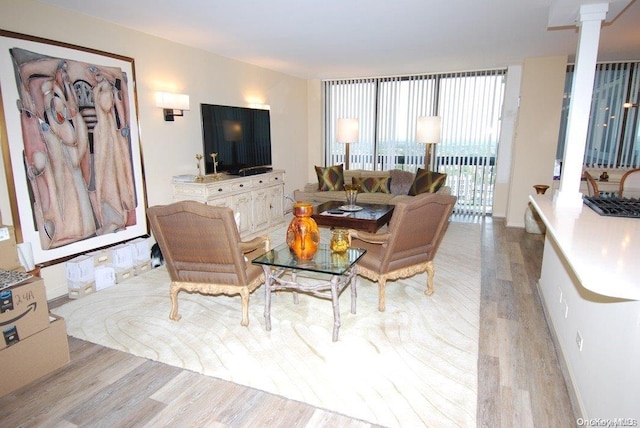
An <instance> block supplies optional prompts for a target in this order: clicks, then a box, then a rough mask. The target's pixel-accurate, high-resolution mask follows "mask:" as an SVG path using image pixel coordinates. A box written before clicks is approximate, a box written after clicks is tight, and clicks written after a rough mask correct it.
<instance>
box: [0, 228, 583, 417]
mask: <svg viewBox="0 0 640 428" xmlns="http://www.w3.org/2000/svg"><path fill="white" fill-rule="evenodd" d="M454 220H455V219H454ZM457 220H458V221H460V220H461V219H457ZM464 220H465V221H468V219H464ZM480 222H481V223H482V227H483V234H482V259H483V262H482V266H483V268H482V302H481V305H480V344H479V350H480V352H479V358H478V426H482V427H492V428H493V427H515V426H517V427H534V426H535V427H568V426H575V419H574V417H573V413H572V410H571V406H570V401H569V396H568V394H567V390H566V387H565V384H564V381H563V377H562V374H561V371H560V367H559V365H558V361H557V358H556V354H555V350H554V347H553V344H552V341H551V338H550V336H549V330H548V327H547V324H546V322H545V319H544V315H543V312H542V306H541V303H540V299H539V297H538V295H537V291H536V281H537V279H538V277H539V272H540V263H541V257H542V244H543V238H542V236H541V235H531V234H527V233H526V232H525V231H524V230H522V229H512V228H505V227H504V224H503V221H502V220H491V219H490V218H489V219H486V220H481V221H480ZM436 281H437V266H436ZM436 292H437V291H436ZM63 302H64V300H58V301H56V302H51V306H54V305H56V304H61V303H63ZM69 346H70V349H71V363H70V364H68V365H67V366H65V367H64V368H62V369H59V370H58V371H56V372H54V373H52V374H50V375H48V376H45V377H44V378H41V379H39V380H37V381H35V382H33V383H32V384H30V385H28V386H26V387H24V388H21V389H19V390H18V391H16V392H14V393H12V394H9V395H7V396H5V397H3V398H0V425H1V426H6V427H17V426H25V427H26V426H65V427H74V426H91V427H100V426H104V427H133V426H136V427H144V426H147V427H158V426H172V427H195V426H206V427H223V426H230V427H263V426H264V427H266V426H269V427H319V426H320V427H371V426H372V425H370V424H368V423H365V422H361V421H358V420H354V419H351V418H347V417H344V416H342V415H338V414H335V413H331V412H327V411H324V410H322V409H317V408H314V407H311V406H308V405H306V404H304V403H300V402H295V401H292V400H287V399H284V398H282V397H278V396H274V395H272V394H268V393H266V392H262V391H258V390H255V389H251V388H246V387H243V386H239V385H236V384H233V383H230V382H225V381H221V380H217V379H213V378H210V377H206V376H201V375H198V374H195V373H193V372H189V371H186V370H181V369H177V368H174V367H171V366H167V365H164V364H160V363H157V362H153V361H149V360H145V359H142V358H138V357H134V356H132V355H129V354H126V353H123V352H119V351H114V350H111V349H108V348H104V347H101V346H98V345H94V344H92V343H89V342H85V341H82V340H78V339H74V338H69Z"/></svg>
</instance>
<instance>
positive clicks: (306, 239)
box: [287, 202, 320, 260]
mask: <svg viewBox="0 0 640 428" xmlns="http://www.w3.org/2000/svg"><path fill="white" fill-rule="evenodd" d="M311 214H313V205H311V204H309V203H306V202H297V203H295V204H294V205H293V215H294V218H293V220H291V223H289V227H288V228H287V245H289V249H291V251H293V253H294V254H295V255H296V256H297V257H298V258H299V259H302V260H311V259H312V258H313V256H314V255H315V254H316V251H318V244H319V243H320V231H319V230H318V225H317V223H316V221H315V220H314V219H312V218H311Z"/></svg>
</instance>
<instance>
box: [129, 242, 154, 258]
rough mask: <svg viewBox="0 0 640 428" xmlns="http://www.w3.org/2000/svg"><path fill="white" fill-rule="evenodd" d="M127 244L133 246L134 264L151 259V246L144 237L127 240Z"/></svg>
mask: <svg viewBox="0 0 640 428" xmlns="http://www.w3.org/2000/svg"><path fill="white" fill-rule="evenodd" d="M129 245H131V246H132V248H133V262H134V264H141V263H142V262H146V261H149V260H151V247H149V241H147V240H146V239H145V238H136V239H134V240H132V241H129Z"/></svg>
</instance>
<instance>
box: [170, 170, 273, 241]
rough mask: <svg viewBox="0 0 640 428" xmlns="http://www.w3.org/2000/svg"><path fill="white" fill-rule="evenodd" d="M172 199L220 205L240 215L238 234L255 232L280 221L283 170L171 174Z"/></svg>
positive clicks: (244, 236) (254, 233)
mask: <svg viewBox="0 0 640 428" xmlns="http://www.w3.org/2000/svg"><path fill="white" fill-rule="evenodd" d="M172 185H173V200H174V201H184V200H192V201H198V202H202V203H205V204H207V205H214V206H224V207H229V208H231V209H233V212H234V213H239V215H240V236H242V237H243V238H246V237H247V236H251V235H258V234H259V233H260V232H263V231H265V230H267V229H269V228H271V227H272V226H276V225H278V224H281V223H282V222H284V200H283V198H284V171H271V172H267V173H264V174H258V175H252V176H249V177H238V176H232V175H226V174H221V175H220V177H219V178H218V179H214V178H213V176H211V175H207V176H205V179H204V180H203V181H198V182H196V181H193V180H188V179H187V180H184V178H183V177H174V179H173V182H172Z"/></svg>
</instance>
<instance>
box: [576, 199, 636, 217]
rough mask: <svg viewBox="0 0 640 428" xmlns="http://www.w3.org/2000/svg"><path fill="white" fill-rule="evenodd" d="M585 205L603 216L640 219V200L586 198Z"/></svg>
mask: <svg viewBox="0 0 640 428" xmlns="http://www.w3.org/2000/svg"><path fill="white" fill-rule="evenodd" d="M583 200H584V203H585V205H587V206H588V207H589V208H591V209H592V210H594V211H595V212H597V213H598V214H600V215H602V216H608V217H628V218H640V199H637V198H602V197H600V198H594V197H589V196H585V197H584V198H583Z"/></svg>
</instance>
